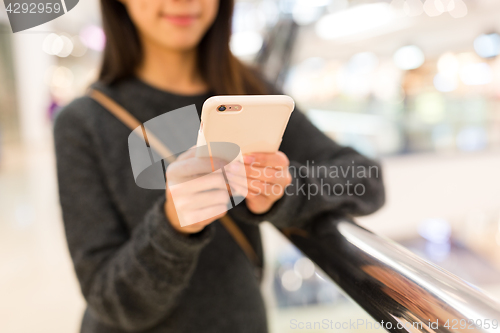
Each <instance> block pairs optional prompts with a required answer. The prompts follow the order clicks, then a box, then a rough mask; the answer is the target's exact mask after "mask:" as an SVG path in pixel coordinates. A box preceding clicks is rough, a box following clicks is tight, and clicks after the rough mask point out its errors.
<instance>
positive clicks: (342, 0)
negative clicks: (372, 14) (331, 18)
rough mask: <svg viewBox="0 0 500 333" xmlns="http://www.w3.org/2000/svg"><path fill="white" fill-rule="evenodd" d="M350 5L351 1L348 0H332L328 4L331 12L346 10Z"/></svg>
mask: <svg viewBox="0 0 500 333" xmlns="http://www.w3.org/2000/svg"><path fill="white" fill-rule="evenodd" d="M347 7H349V1H348V0H333V1H331V2H330V4H329V5H328V8H327V10H328V12H330V13H335V12H338V11H341V10H345V9H347Z"/></svg>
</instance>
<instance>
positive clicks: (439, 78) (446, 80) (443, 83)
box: [434, 73, 458, 92]
mask: <svg viewBox="0 0 500 333" xmlns="http://www.w3.org/2000/svg"><path fill="white" fill-rule="evenodd" d="M434 87H435V88H436V89H437V90H438V91H440V92H451V91H454V90H456V89H457V88H458V80H457V79H456V77H450V76H447V75H445V74H443V73H437V74H436V76H434Z"/></svg>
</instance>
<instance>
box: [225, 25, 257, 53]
mask: <svg viewBox="0 0 500 333" xmlns="http://www.w3.org/2000/svg"><path fill="white" fill-rule="evenodd" d="M263 42H264V40H263V39H262V36H261V35H260V34H259V33H257V32H254V31H244V32H237V33H234V34H232V36H231V42H230V47H231V51H232V52H233V54H234V55H236V56H239V57H244V56H250V55H253V54H256V53H257V52H259V50H260V49H261V47H262V43H263Z"/></svg>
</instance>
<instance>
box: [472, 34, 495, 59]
mask: <svg viewBox="0 0 500 333" xmlns="http://www.w3.org/2000/svg"><path fill="white" fill-rule="evenodd" d="M474 50H475V51H476V53H477V54H478V55H479V56H480V57H483V58H493V57H496V56H497V55H499V54H500V35H499V34H497V33H491V34H483V35H481V36H479V37H477V38H476V39H475V40H474Z"/></svg>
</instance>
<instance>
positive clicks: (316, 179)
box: [230, 110, 385, 228]
mask: <svg viewBox="0 0 500 333" xmlns="http://www.w3.org/2000/svg"><path fill="white" fill-rule="evenodd" d="M280 150H281V151H282V152H284V153H285V154H286V155H287V156H288V158H289V160H290V172H291V175H292V183H291V184H290V185H289V186H288V187H287V188H286V189H285V194H284V196H283V197H282V198H281V199H279V200H278V201H276V202H275V204H274V205H273V206H272V207H271V209H270V210H269V211H268V212H267V213H265V214H261V215H256V214H253V213H252V212H250V210H249V209H248V208H247V207H246V205H245V204H240V205H238V206H237V207H235V208H234V209H233V210H231V211H230V214H231V216H233V217H234V218H236V219H239V220H242V221H243V222H249V223H257V222H259V221H269V222H271V223H273V224H274V225H275V226H276V227H278V228H285V227H304V226H305V225H307V224H308V223H311V222H313V221H314V220H315V218H316V217H318V216H319V215H321V214H324V213H329V212H335V213H340V214H346V215H353V216H356V215H358V216H359V215H367V214H370V213H373V212H375V211H376V210H378V209H379V208H380V207H382V205H383V204H384V201H385V192H384V186H383V182H382V173H381V169H380V165H379V164H378V163H377V162H375V161H373V160H371V159H369V158H366V157H364V156H363V155H361V154H359V153H358V152H356V151H355V150H354V149H352V148H349V147H342V146H340V145H338V144H337V143H335V142H334V141H333V140H331V139H330V138H328V137H327V136H326V135H325V134H324V133H322V132H321V131H320V130H319V129H317V128H316V127H315V126H314V125H313V124H312V123H311V122H310V121H309V120H308V119H307V118H306V116H305V115H304V114H303V113H302V112H300V111H299V110H295V111H294V112H293V113H292V116H291V117H290V121H289V124H288V126H287V129H286V131H285V134H284V136H283V141H282V145H281V147H280Z"/></svg>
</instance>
